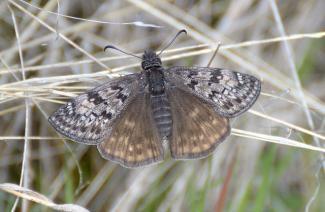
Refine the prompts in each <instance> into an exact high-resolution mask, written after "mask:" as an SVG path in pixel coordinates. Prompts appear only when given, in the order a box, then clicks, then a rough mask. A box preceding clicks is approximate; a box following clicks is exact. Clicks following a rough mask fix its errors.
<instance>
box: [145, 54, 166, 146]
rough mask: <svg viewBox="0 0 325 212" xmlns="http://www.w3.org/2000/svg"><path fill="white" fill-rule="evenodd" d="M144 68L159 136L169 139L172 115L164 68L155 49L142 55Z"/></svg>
mask: <svg viewBox="0 0 325 212" xmlns="http://www.w3.org/2000/svg"><path fill="white" fill-rule="evenodd" d="M142 68H143V70H144V71H145V74H146V78H147V83H148V92H149V93H150V103H151V110H152V115H153V119H154V122H155V124H156V126H157V129H158V132H159V136H160V137H161V139H162V140H168V138H169V137H170V135H171V129H172V115H171V110H170V104H169V101H168V98H167V95H166V92H165V77H164V68H163V67H162V63H161V60H160V58H159V56H158V55H156V53H155V52H153V51H145V53H144V54H143V56H142Z"/></svg>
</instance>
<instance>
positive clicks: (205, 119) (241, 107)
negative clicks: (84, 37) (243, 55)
mask: <svg viewBox="0 0 325 212" xmlns="http://www.w3.org/2000/svg"><path fill="white" fill-rule="evenodd" d="M181 32H184V31H183V30H182V31H180V32H179V33H178V34H180V33H181ZM178 34H177V35H178ZM176 37H177V36H175V37H174V39H175V38H176ZM174 39H173V40H172V42H173V41H174ZM172 42H170V43H172ZM106 48H114V49H117V48H116V47H114V46H107V47H106ZM117 50H119V51H121V52H124V51H122V50H120V49H117ZM163 50H164V49H163ZM163 50H162V51H163ZM162 51H161V52H160V54H161V53H162ZM124 53H125V52H124ZM128 54H130V53H128ZM160 54H158V55H157V54H156V53H155V52H154V51H152V50H147V51H145V52H144V54H143V56H142V57H141V60H142V63H141V66H142V71H141V72H140V73H135V74H129V75H125V76H122V77H119V78H114V79H110V80H109V81H108V82H106V83H104V84H102V85H100V86H98V87H96V88H93V89H91V90H89V91H87V92H86V93H84V94H81V95H79V96H77V97H75V98H73V99H71V100H70V101H68V102H67V103H66V104H65V105H63V106H61V107H60V108H59V109H58V110H57V111H56V112H54V113H53V114H52V115H51V116H50V117H49V119H48V120H49V123H50V124H51V125H52V126H53V127H54V128H55V129H56V130H57V131H58V132H59V133H61V134H62V135H64V136H66V137H68V138H69V139H71V140H73V141H76V142H79V143H83V144H88V145H97V148H98V151H99V153H100V154H101V156H102V157H103V158H105V159H107V160H111V161H113V162H116V163H119V164H120V165H122V166H124V167H127V168H135V167H142V166H146V165H149V164H154V163H158V162H161V161H163V160H164V155H165V153H166V152H167V151H169V153H170V155H171V157H172V158H173V159H176V160H185V159H199V158H204V157H207V156H208V155H209V154H210V153H212V152H213V151H214V150H215V149H216V147H217V146H218V144H220V143H221V142H222V141H224V140H225V139H226V138H227V137H228V136H229V135H230V130H231V127H230V124H229V118H233V117H236V116H238V115H240V114H242V113H244V112H245V111H247V110H248V109H249V108H250V107H251V106H252V105H253V104H254V102H255V101H256V100H257V98H258V96H259V94H260V90H261V82H260V80H258V79H257V78H256V77H254V76H251V75H248V74H244V73H239V72H236V71H232V70H228V69H222V68H210V67H183V66H174V67H170V68H164V67H163V66H162V62H161V59H160ZM133 56H135V55H133ZM136 57H137V56H136ZM139 58H140V57H139Z"/></svg>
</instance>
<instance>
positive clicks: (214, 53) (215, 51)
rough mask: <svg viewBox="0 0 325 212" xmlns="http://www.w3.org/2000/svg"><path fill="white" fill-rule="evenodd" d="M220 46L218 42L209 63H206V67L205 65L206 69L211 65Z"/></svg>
mask: <svg viewBox="0 0 325 212" xmlns="http://www.w3.org/2000/svg"><path fill="white" fill-rule="evenodd" d="M220 46H221V43H220V42H219V43H218V46H217V48H216V50H214V52H213V55H212V57H211V58H210V61H209V62H208V65H207V67H208V68H209V67H210V65H211V63H212V61H213V59H214V57H215V56H216V55H217V53H218V51H219V48H220Z"/></svg>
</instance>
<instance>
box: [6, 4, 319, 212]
mask: <svg viewBox="0 0 325 212" xmlns="http://www.w3.org/2000/svg"><path fill="white" fill-rule="evenodd" d="M324 8H325V2H324V1H322V0H306V1H302V0H298V1H295V0H288V1H277V2H276V1H275V0H261V1H251V0H242V1H235V0H231V1H211V0H210V1H195V0H193V1H184V0H176V1H171V0H164V1H150V0H146V1H139V0H126V1H117V0H116V1H114V0H108V1H99V0H98V1H86V0H78V1H77V0H70V1H60V0H48V1H40V0H35V1H24V0H4V1H1V2H0V24H1V27H0V148H1V149H0V167H1V169H0V189H1V190H2V191H1V192H0V208H1V209H3V210H5V211H10V210H12V211H15V210H21V211H43V210H48V209H49V208H52V209H55V210H63V211H82V210H84V211H87V210H90V211H108V210H114V211H257V212H258V211H303V210H305V211H325V205H324V204H322V199H324V196H325V190H324V185H322V184H324V171H325V163H324V156H323V152H325V148H324V141H325V135H324V128H325V121H324V120H325V119H324V114H325V103H324V99H325V95H324V90H325V83H324V82H325V81H324V79H325V74H324V73H325V72H324V70H323V69H324V68H323V67H325V60H324V56H325V52H324V49H325V48H324V45H325V43H324V37H325V32H324V31H323V30H324V26H325V25H324V23H325V14H324V11H323V10H324ZM76 17H78V18H76ZM180 29H187V31H188V36H187V37H184V36H183V37H181V38H180V39H178V40H177V42H176V43H175V44H174V45H173V46H172V47H171V48H169V49H168V50H167V51H166V52H165V54H164V55H163V57H162V59H163V62H164V64H165V65H166V66H170V65H188V66H193V65H198V66H205V65H206V64H207V63H208V61H209V59H210V57H211V55H212V53H213V51H214V49H215V48H216V45H217V43H218V42H221V43H222V46H221V48H220V50H219V52H218V54H217V55H216V57H215V59H214V60H213V63H212V66H215V67H227V68H230V69H234V70H238V71H242V72H246V73H250V74H253V75H255V76H257V77H259V78H260V79H261V80H262V81H263V86H262V91H263V92H262V95H261V97H260V98H259V100H258V102H257V104H256V105H255V106H254V107H253V108H252V109H251V110H250V111H249V112H248V113H245V114H244V115H242V116H240V117H238V118H236V119H233V120H232V123H231V124H232V135H231V136H230V137H229V138H228V139H227V141H226V142H224V143H223V144H222V145H220V146H219V147H218V149H217V150H216V152H215V153H214V154H213V155H211V156H210V157H208V158H206V159H202V160H197V161H185V162H182V161H172V160H171V159H166V161H165V162H164V163H161V164H159V165H156V166H151V167H146V168H142V169H135V170H129V169H125V168H122V167H120V166H117V165H115V164H114V163H112V162H108V161H105V160H103V159H102V158H101V157H100V156H99V154H98V152H97V151H96V148H94V147H90V146H85V145H80V144H76V143H74V142H71V141H69V140H66V139H64V138H62V137H60V136H59V135H58V134H57V133H56V132H55V131H54V130H53V129H52V128H51V127H50V125H49V124H48V122H47V117H48V116H49V114H51V113H52V112H53V111H54V110H55V109H56V108H58V106H59V105H60V104H63V103H64V102H66V101H67V99H69V98H71V97H74V96H76V95H78V94H80V93H82V92H84V91H85V90H86V89H89V88H91V87H94V86H96V85H98V84H100V83H103V82H105V80H107V78H111V77H117V76H119V75H125V74H128V73H133V72H137V71H140V67H139V65H140V64H139V61H138V60H136V59H135V58H130V57H129V56H125V55H122V56H117V55H115V54H113V53H104V52H103V51H102V47H103V46H105V45H107V44H115V45H118V46H119V47H121V48H123V49H127V50H129V51H131V52H136V53H142V52H143V51H144V50H145V49H148V48H153V49H160V48H161V46H162V45H163V44H164V41H165V40H166V39H167V38H169V37H170V35H171V34H174V33H175V32H177V31H178V30H180Z"/></svg>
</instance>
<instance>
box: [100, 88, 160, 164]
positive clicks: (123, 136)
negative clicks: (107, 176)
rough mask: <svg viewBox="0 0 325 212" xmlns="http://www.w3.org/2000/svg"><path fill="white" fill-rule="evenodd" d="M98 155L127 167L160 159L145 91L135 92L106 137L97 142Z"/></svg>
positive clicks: (148, 97) (157, 140) (154, 128)
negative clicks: (134, 95)
mask: <svg viewBox="0 0 325 212" xmlns="http://www.w3.org/2000/svg"><path fill="white" fill-rule="evenodd" d="M98 150H99V152H100V153H101V155H102V157H104V158H105V159H109V160H112V161H114V162H117V163H120V164H121V165H123V166H125V167H129V168H135V167H139V166H144V165H148V164H151V163H157V162H159V161H162V160H163V156H164V153H163V146H162V141H161V140H160V138H159V133H158V130H157V128H156V125H155V123H154V120H153V116H152V111H151V106H150V96H149V93H139V94H138V95H137V96H136V97H135V98H134V99H133V100H132V101H131V102H130V104H129V105H128V106H127V108H126V111H125V113H123V116H121V118H120V119H119V120H117V122H116V124H115V125H114V127H113V128H112V133H111V135H110V137H108V138H107V139H106V140H104V141H103V142H102V143H100V144H98Z"/></svg>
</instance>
